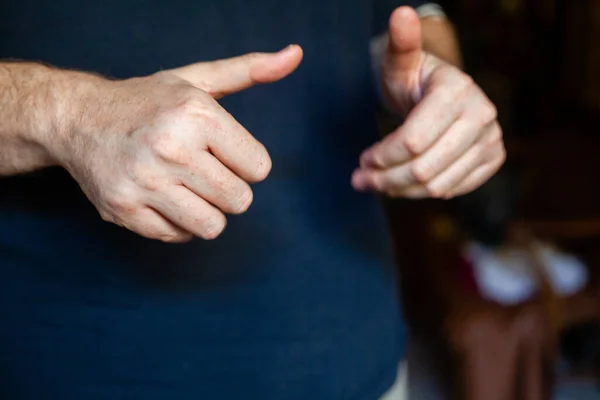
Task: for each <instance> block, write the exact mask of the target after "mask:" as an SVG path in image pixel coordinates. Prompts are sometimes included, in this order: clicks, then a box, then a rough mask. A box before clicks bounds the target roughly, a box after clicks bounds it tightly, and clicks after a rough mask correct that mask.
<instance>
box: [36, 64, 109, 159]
mask: <svg viewBox="0 0 600 400" xmlns="http://www.w3.org/2000/svg"><path fill="white" fill-rule="evenodd" d="M47 82H48V85H47V87H46V88H45V93H43V94H42V95H43V96H44V97H45V99H46V110H47V113H46V115H45V116H43V117H42V118H41V120H43V121H44V124H43V126H41V127H40V130H39V131H38V134H37V135H36V139H37V140H38V143H40V145H42V146H43V147H44V148H45V149H46V150H47V152H48V154H49V155H50V156H51V157H52V159H53V160H54V162H55V164H57V165H61V166H65V163H68V159H69V158H70V157H69V154H71V153H72V152H73V151H77V149H76V148H75V147H77V146H78V144H80V143H81V141H82V140H81V139H82V138H81V135H83V134H84V132H86V131H91V130H93V126H94V123H93V122H94V121H93V118H91V116H90V114H93V113H94V110H95V108H96V107H98V106H99V104H98V93H99V90H100V89H99V88H100V86H102V84H103V83H104V82H108V81H107V80H106V79H104V78H101V77H99V76H95V75H93V74H89V73H85V72H79V71H70V70H59V69H52V70H51V72H50V75H49V77H48V79H47ZM84 127H85V128H86V129H84Z"/></svg>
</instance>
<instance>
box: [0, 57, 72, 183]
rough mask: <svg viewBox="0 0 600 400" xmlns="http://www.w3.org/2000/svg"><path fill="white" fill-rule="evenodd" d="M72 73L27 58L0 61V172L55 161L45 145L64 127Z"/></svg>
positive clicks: (14, 171) (4, 173)
mask: <svg viewBox="0 0 600 400" xmlns="http://www.w3.org/2000/svg"><path fill="white" fill-rule="evenodd" d="M72 74H77V73H71V72H67V71H61V70H57V69H53V68H50V67H47V66H44V65H41V64H36V63H29V62H0V176H7V175H17V174H22V173H26V172H30V171H34V170H37V169H41V168H45V167H49V166H52V165H55V160H54V157H53V156H52V154H51V152H50V151H49V147H50V146H51V144H52V143H53V141H54V140H55V139H56V137H57V134H58V133H59V132H60V131H61V130H62V129H64V128H65V125H66V118H65V116H66V115H67V114H68V113H69V106H68V104H67V103H66V101H65V99H66V98H67V96H70V95H71V90H72V88H71V82H72V76H71V75H72Z"/></svg>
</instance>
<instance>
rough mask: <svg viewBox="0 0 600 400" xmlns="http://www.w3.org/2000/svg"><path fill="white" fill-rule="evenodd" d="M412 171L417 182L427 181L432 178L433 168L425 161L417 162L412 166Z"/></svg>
mask: <svg viewBox="0 0 600 400" xmlns="http://www.w3.org/2000/svg"><path fill="white" fill-rule="evenodd" d="M410 173H411V175H412V177H413V179H414V181H415V182H418V183H427V182H429V180H430V179H431V178H432V175H433V169H432V168H431V167H430V166H429V165H426V164H425V163H423V162H416V163H414V164H413V165H412V166H411V168H410Z"/></svg>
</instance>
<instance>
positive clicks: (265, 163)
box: [252, 148, 273, 182]
mask: <svg viewBox="0 0 600 400" xmlns="http://www.w3.org/2000/svg"><path fill="white" fill-rule="evenodd" d="M260 153H261V154H260V156H259V157H258V162H257V165H256V168H255V170H254V173H253V176H252V178H253V181H255V182H260V181H263V180H265V179H266V178H267V176H269V174H270V173H271V168H272V167H273V162H272V161H271V157H270V156H269V153H268V152H267V150H266V149H264V148H263V149H261V151H260Z"/></svg>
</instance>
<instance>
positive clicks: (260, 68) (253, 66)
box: [171, 45, 303, 98]
mask: <svg viewBox="0 0 600 400" xmlns="http://www.w3.org/2000/svg"><path fill="white" fill-rule="evenodd" d="M302 57H303V53H302V48H301V47H300V46H297V45H290V46H288V47H286V48H285V49H283V50H281V51H279V52H277V53H249V54H244V55H242V56H239V57H234V58H228V59H224V60H217V61H210V62H201V63H196V64H191V65H188V66H185V67H181V68H177V69H174V70H171V72H172V73H174V74H175V75H177V76H179V77H180V78H183V79H185V80H187V81H188V82H190V84H192V85H194V86H196V87H197V88H199V89H202V90H204V91H206V92H208V93H210V94H211V95H212V96H213V97H214V98H220V97H223V96H226V95H229V94H232V93H236V92H239V91H241V90H244V89H248V88H249V87H251V86H254V85H258V84H263V83H271V82H275V81H278V80H280V79H283V78H285V77H286V76H288V75H289V74H291V73H292V72H293V71H294V70H295V69H296V68H298V65H300V61H302Z"/></svg>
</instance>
